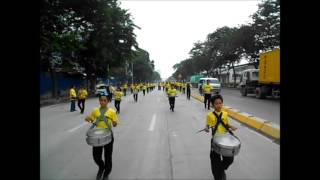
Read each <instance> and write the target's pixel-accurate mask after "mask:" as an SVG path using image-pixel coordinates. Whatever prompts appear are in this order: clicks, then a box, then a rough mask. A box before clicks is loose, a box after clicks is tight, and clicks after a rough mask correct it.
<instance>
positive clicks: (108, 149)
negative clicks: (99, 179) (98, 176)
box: [92, 135, 114, 175]
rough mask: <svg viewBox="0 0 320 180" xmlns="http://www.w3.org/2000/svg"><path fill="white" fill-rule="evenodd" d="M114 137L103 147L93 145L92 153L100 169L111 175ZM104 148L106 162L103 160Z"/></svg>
mask: <svg viewBox="0 0 320 180" xmlns="http://www.w3.org/2000/svg"><path fill="white" fill-rule="evenodd" d="M113 142H114V138H113V135H112V140H111V142H110V143H109V144H107V145H105V146H101V147H93V148H92V154H93V160H94V162H95V163H96V164H97V165H98V167H99V169H104V170H105V172H104V174H105V175H109V174H110V172H111V169H112V151H113ZM103 150H104V162H103V160H102V151H103Z"/></svg>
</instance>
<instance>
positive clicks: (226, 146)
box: [212, 134, 241, 149]
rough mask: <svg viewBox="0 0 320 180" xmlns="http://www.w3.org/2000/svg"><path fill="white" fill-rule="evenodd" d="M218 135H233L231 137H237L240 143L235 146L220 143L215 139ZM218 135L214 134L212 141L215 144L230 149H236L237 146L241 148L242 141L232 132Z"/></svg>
mask: <svg viewBox="0 0 320 180" xmlns="http://www.w3.org/2000/svg"><path fill="white" fill-rule="evenodd" d="M218 136H220V137H221V136H231V137H233V138H234V139H236V140H237V141H238V142H239V144H237V145H233V146H228V145H223V144H219V143H217V142H216V141H215V138H216V137H218ZM218 136H214V137H213V141H212V142H213V144H215V145H217V146H219V147H222V148H229V149H231V148H233V149H236V148H240V147H241V141H240V139H239V138H237V137H234V136H233V135H231V134H219V135H218Z"/></svg>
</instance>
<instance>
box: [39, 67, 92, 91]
mask: <svg viewBox="0 0 320 180" xmlns="http://www.w3.org/2000/svg"><path fill="white" fill-rule="evenodd" d="M56 78H57V89H58V90H60V91H64V90H69V88H70V86H71V85H75V86H76V88H78V87H80V86H82V85H86V80H85V79H83V78H82V77H81V76H70V75H67V74H63V73H56ZM52 88H53V87H52V80H51V78H50V74H49V73H47V72H41V73H40V96H41V95H44V94H48V93H51V91H52Z"/></svg>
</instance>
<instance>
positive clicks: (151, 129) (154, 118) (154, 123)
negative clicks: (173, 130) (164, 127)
mask: <svg viewBox="0 0 320 180" xmlns="http://www.w3.org/2000/svg"><path fill="white" fill-rule="evenodd" d="M156 117H157V116H156V114H153V116H152V120H151V123H150V126H149V129H148V130H149V131H153V130H154V126H155V125H156Z"/></svg>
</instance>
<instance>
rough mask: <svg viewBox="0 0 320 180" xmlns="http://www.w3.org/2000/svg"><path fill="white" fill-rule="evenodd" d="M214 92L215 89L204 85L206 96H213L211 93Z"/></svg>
mask: <svg viewBox="0 0 320 180" xmlns="http://www.w3.org/2000/svg"><path fill="white" fill-rule="evenodd" d="M212 90H213V87H212V86H210V85H208V84H204V85H203V92H204V93H205V94H211V91H212Z"/></svg>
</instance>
